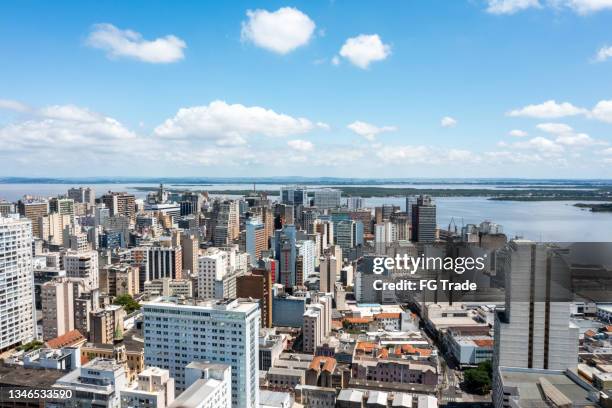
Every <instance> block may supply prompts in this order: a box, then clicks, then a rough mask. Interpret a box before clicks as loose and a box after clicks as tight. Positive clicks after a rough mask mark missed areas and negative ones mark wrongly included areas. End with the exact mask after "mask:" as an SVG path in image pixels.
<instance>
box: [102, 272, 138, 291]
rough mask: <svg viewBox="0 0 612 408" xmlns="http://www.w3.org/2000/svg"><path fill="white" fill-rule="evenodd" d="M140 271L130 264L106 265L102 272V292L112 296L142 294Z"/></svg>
mask: <svg viewBox="0 0 612 408" xmlns="http://www.w3.org/2000/svg"><path fill="white" fill-rule="evenodd" d="M139 280H140V271H139V270H138V267H136V266H132V265H128V264H114V265H106V266H105V267H103V268H102V269H101V270H100V291H101V292H103V293H106V294H107V295H111V296H121V295H130V296H133V295H135V294H137V293H138V292H140V282H139Z"/></svg>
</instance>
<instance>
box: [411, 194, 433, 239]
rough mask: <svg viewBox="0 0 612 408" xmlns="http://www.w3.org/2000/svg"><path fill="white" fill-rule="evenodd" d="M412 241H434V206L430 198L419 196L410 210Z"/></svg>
mask: <svg viewBox="0 0 612 408" xmlns="http://www.w3.org/2000/svg"><path fill="white" fill-rule="evenodd" d="M411 216H412V241H413V242H419V243H425V244H427V243H431V242H434V241H435V240H436V227H437V224H436V205H435V203H434V202H433V200H432V199H431V197H429V196H426V195H422V196H419V197H418V198H417V200H416V203H415V204H412V208H411Z"/></svg>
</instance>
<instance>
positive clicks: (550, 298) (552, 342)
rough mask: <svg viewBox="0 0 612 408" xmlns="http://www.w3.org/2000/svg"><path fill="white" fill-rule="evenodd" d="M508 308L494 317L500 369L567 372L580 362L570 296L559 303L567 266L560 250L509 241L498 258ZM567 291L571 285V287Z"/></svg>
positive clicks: (567, 273)
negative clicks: (560, 285) (536, 369)
mask: <svg viewBox="0 0 612 408" xmlns="http://www.w3.org/2000/svg"><path fill="white" fill-rule="evenodd" d="M496 262H497V267H498V268H500V272H501V273H503V274H504V277H505V293H506V304H505V309H504V310H503V311H502V312H498V313H497V314H496V321H495V325H494V327H495V350H494V363H495V364H496V366H505V367H519V368H539V369H549V370H564V369H568V368H575V367H576V365H577V363H578V328H577V327H576V326H574V325H573V324H572V323H570V302H569V298H567V299H565V300H566V301H562V300H564V299H559V297H560V296H562V293H563V290H564V289H563V288H562V287H559V286H558V285H559V283H561V282H563V281H565V280H567V279H568V278H567V277H568V276H569V272H567V271H568V266H567V264H566V263H565V260H564V259H563V256H562V253H561V252H560V251H559V249H558V248H555V247H551V246H550V245H548V244H541V243H535V242H532V241H527V240H514V241H511V242H510V243H509V244H508V245H507V247H506V248H505V249H504V250H501V251H500V253H499V254H498V256H497V261H496ZM565 287H569V284H568V285H567V286H565Z"/></svg>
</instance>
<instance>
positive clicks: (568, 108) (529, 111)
mask: <svg viewBox="0 0 612 408" xmlns="http://www.w3.org/2000/svg"><path fill="white" fill-rule="evenodd" d="M587 112H588V110H586V109H584V108H579V107H576V106H574V105H572V104H571V103H569V102H563V103H557V102H556V101H555V100H552V99H551V100H548V101H546V102H543V103H541V104H536V105H527V106H525V107H523V108H519V109H514V110H511V111H510V112H508V113H507V115H508V116H515V117H529V118H538V119H554V118H562V117H566V116H575V115H583V114H586V113H587Z"/></svg>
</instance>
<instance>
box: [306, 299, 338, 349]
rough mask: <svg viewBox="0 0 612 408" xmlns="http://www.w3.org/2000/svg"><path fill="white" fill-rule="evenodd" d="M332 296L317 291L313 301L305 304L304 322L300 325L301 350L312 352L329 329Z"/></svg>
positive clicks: (321, 341)
mask: <svg viewBox="0 0 612 408" xmlns="http://www.w3.org/2000/svg"><path fill="white" fill-rule="evenodd" d="M331 316H332V298H331V296H330V295H327V294H324V293H319V294H317V295H316V296H315V297H314V299H313V302H312V303H311V304H310V305H308V306H306V311H305V312H304V323H303V326H302V336H303V346H302V348H303V350H304V351H305V352H306V353H314V352H315V350H316V349H317V347H318V346H319V345H321V344H322V343H323V339H324V338H325V337H327V335H328V334H329V332H330V331H331V321H332V319H331Z"/></svg>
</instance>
